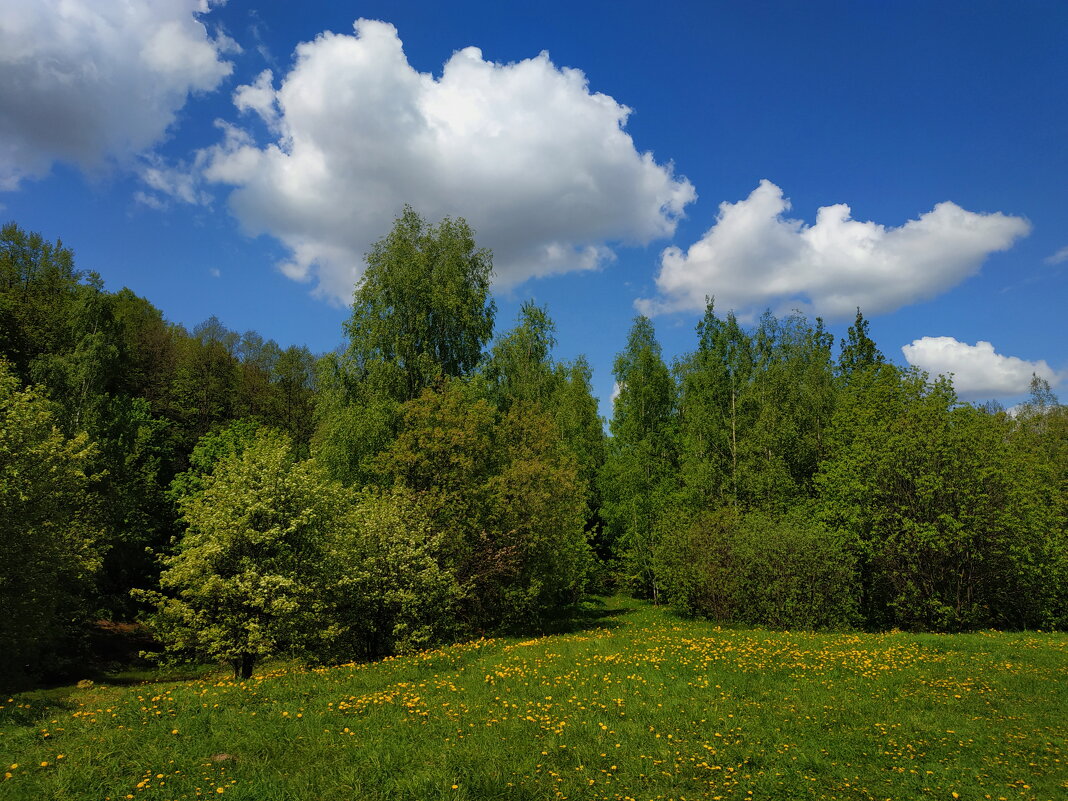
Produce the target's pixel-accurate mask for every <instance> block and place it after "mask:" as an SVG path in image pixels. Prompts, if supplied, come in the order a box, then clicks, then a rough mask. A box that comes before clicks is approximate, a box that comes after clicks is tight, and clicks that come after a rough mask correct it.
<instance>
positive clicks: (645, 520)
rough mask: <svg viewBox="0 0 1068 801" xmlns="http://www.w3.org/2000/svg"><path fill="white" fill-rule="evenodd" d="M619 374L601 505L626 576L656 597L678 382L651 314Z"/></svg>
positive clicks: (671, 480) (635, 331)
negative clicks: (657, 554) (656, 566)
mask: <svg viewBox="0 0 1068 801" xmlns="http://www.w3.org/2000/svg"><path fill="white" fill-rule="evenodd" d="M615 376H616V385H617V387H618V392H619V394H618V395H617V397H616V400H615V407H614V413H613V416H612V421H611V423H610V428H611V432H612V438H611V440H610V441H609V448H608V455H607V458H606V461H605V468H604V471H603V472H602V479H601V488H602V493H603V498H604V503H603V506H602V511H603V514H604V517H605V521H606V522H607V524H608V526H609V528H610V533H609V537H610V540H611V542H612V543H613V546H614V548H615V550H616V552H617V554H619V555H620V556H621V557H622V560H623V563H624V565H625V569H626V571H627V574H628V576H629V577H630V578H631V580H632V581H633V582H634V584H635V586H636V588H637V589H638V591H639V592H641V593H643V594H646V595H648V596H649V597H652V598H653V600H654V601H658V600H659V585H658V584H657V581H656V573H655V571H654V568H653V559H654V554H655V552H656V550H657V546H658V535H659V533H660V531H661V527H660V526H659V525H658V523H659V519H660V516H661V514H662V513H663V511H664V509H665V508H666V507H667V505H668V504H669V503H671V502H672V495H673V493H674V492H675V489H676V480H675V472H676V467H675V465H676V453H675V432H674V426H675V393H676V388H675V382H674V381H673V379H672V377H671V372H670V371H669V370H668V368H667V365H665V364H664V360H663V358H662V357H661V352H660V344H659V343H658V342H657V341H656V335H655V333H654V331H653V325H652V323H651V322H650V321H649V319H648V318H647V317H644V316H639V317H637V318H636V319H635V321H634V325H633V327H632V328H631V330H630V334H629V336H628V338H627V347H626V348H625V349H624V350H623V352H622V353H620V354H619V356H617V357H616V361H615Z"/></svg>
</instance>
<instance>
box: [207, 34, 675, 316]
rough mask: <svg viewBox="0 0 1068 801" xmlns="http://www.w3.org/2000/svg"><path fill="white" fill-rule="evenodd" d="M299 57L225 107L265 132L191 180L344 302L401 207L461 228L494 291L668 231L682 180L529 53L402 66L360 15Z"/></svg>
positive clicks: (227, 147)
mask: <svg viewBox="0 0 1068 801" xmlns="http://www.w3.org/2000/svg"><path fill="white" fill-rule="evenodd" d="M354 30H355V35H342V34H335V33H323V34H321V35H320V36H319V37H317V38H316V39H315V40H314V41H312V42H305V43H303V44H301V45H299V46H298V47H297V50H296V59H295V62H294V65H293V67H292V69H291V70H290V71H289V72H288V73H287V74H286V75H284V76H282V77H281V79H280V81H279V84H278V88H277V89H275V88H274V85H275V81H274V76H273V75H272V74H271V73H262V74H261V75H260V76H259V77H257V79H256V80H255V82H254V83H252V84H249V85H247V86H242V87H240V88H238V90H237V91H236V92H235V95H234V100H235V104H236V106H237V107H238V109H239V110H241V111H244V112H255V113H256V114H258V115H259V116H260V117H262V118H263V120H264V121H265V122H266V123H267V125H268V127H269V129H271V130H273V131H275V134H276V136H277V139H276V140H275V141H273V142H271V143H269V144H267V145H266V146H260V145H259V144H257V143H256V142H255V141H254V138H253V136H252V135H251V133H250V131H249V130H247V129H244V128H240V127H233V126H231V127H230V129H229V130H227V132H226V135H225V141H224V142H222V143H220V144H219V145H218V146H216V147H215V148H213V149H212V150H211V151H210V158H209V159H208V166H207V169H206V170H205V172H204V176H205V178H206V179H207V180H209V181H215V182H219V183H224V184H229V185H231V186H233V187H234V190H233V191H232V193H231V195H230V207H231V209H232V211H233V213H234V214H235V215H236V216H237V218H238V219H239V220H240V221H241V223H242V224H243V225H244V227H245V228H246V230H248V231H249V232H252V233H256V234H260V233H266V234H269V235H271V236H274V237H276V238H277V239H279V240H281V241H282V242H283V243H284V244H285V245H286V246H287V247H288V248H289V250H290V253H291V256H290V258H289V260H288V261H287V262H286V263H285V264H283V265H281V266H282V269H283V271H284V272H285V273H286V274H287V275H289V276H290V277H292V278H295V279H301V280H317V281H318V291H319V292H320V293H323V294H326V295H328V296H332V297H334V298H336V299H338V300H342V301H348V300H349V299H350V298H351V293H352V287H353V283H354V281H355V279H356V277H357V275H358V274H359V270H360V269H361V266H362V263H363V256H364V254H365V253H366V252H367V251H368V250H369V249H370V246H371V244H372V243H373V242H374V241H375V240H376V239H378V238H379V237H381V236H383V235H384V234H385V233H386V232H387V231H388V230H389V228H390V226H391V224H392V222H393V219H394V218H395V217H396V216H397V214H398V213H399V212H400V211H401V209H402V207H403V204H405V203H409V204H411V205H412V206H413V208H415V209H416V211H418V212H419V213H420V214H421V215H423V216H424V217H425V218H428V219H430V220H433V221H436V220H437V219H439V218H441V217H443V216H459V217H464V218H466V219H467V221H468V222H469V223H470V224H471V225H472V227H473V228H474V229H475V231H476V236H477V239H478V242H479V244H480V245H482V246H486V247H489V248H490V249H491V250H493V253H494V266H495V268H496V271H497V281H498V283H501V284H505V285H509V284H516V283H518V282H520V281H523V280H525V279H527V278H530V277H532V276H539V275H548V274H551V273H561V272H567V271H572V270H582V269H591V268H595V267H597V266H599V265H601V264H603V263H604V262H606V261H609V260H611V259H612V257H613V254H612V251H611V250H610V248H609V244H610V243H613V242H616V241H625V242H634V243H646V242H648V241H651V240H653V239H656V238H658V237H668V236H670V235H672V233H673V232H674V230H675V225H676V221H677V219H678V218H679V216H680V215H681V214H682V213H683V210H684V208H685V206H686V205H687V204H688V203H690V202H691V201H693V200H694V198H695V197H696V194H695V192H694V189H693V186H692V185H691V184H690V183H689V182H688V181H686V180H685V179H682V178H677V177H676V176H675V175H674V173H673V170H672V167H671V165H663V164H658V163H657V162H656V161H655V160H654V158H653V156H652V155H651V154H650V153H641V152H639V151H637V150H636V149H635V147H634V143H633V141H632V140H631V137H630V136H629V135H628V134H627V133H626V131H625V125H626V121H627V117H628V115H629V114H630V109H628V108H627V107H626V106H623V105H621V104H620V103H618V102H616V101H615V100H614V99H612V98H611V97H608V96H607V95H604V94H598V93H595V92H591V91H590V89H589V87H588V85H587V81H586V78H585V76H584V75H583V73H582V72H580V71H578V70H575V69H568V68H561V67H557V66H556V65H555V64H553V62H552V61H550V59H549V56H548V54H546V53H542V54H540V55H538V56H535V57H533V58H529V59H526V60H524V61H520V62H517V63H509V64H499V63H495V62H492V61H487V60H486V59H484V58H483V56H482V52H481V51H480V50H478V49H477V48H474V47H468V48H465V49H463V50H460V51H458V52H456V53H454V54H453V55H452V57H451V58H450V59H449V60H448V61H447V62H446V63H445V65H444V68H443V70H442V73H441V75H440V76H433V75H429V74H425V73H420V72H418V71H416V70H415V69H413V68H412V66H411V65H410V64H409V63H408V60H407V57H406V55H405V53H404V50H403V48H402V45H401V41H400V38H399V37H398V34H397V31H396V29H395V28H394V27H393V26H392V25H389V24H387V23H384V22H378V21H373V20H362V19H361V20H358V21H357V22H356V23H355V25H354Z"/></svg>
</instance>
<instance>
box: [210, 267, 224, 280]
mask: <svg viewBox="0 0 1068 801" xmlns="http://www.w3.org/2000/svg"><path fill="white" fill-rule="evenodd" d="M208 272H209V273H211V277H212V278H221V277H222V270H220V269H219V268H218V267H212V268H211V269H210V270H208Z"/></svg>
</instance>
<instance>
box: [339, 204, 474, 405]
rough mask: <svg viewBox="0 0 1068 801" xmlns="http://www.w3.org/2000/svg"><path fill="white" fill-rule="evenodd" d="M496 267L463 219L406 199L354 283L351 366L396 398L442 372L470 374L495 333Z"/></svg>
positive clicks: (349, 324)
mask: <svg viewBox="0 0 1068 801" xmlns="http://www.w3.org/2000/svg"><path fill="white" fill-rule="evenodd" d="M492 272H493V262H492V259H491V256H490V253H489V251H487V250H485V249H483V248H479V247H478V246H477V245H476V244H475V238H474V232H473V231H472V230H471V228H470V226H468V224H467V223H466V222H465V221H464V220H463V219H457V220H452V219H449V218H447V217H446V218H445V219H444V220H442V221H441V222H440V223H438V224H437V225H430V224H428V223H427V222H426V221H425V220H423V219H422V218H421V217H420V216H419V215H418V214H416V213H415V211H414V210H413V209H412V208H411V207H410V206H405V208H404V211H403V212H402V213H401V216H400V217H399V218H397V220H396V222H395V223H394V225H393V228H392V230H391V231H390V232H389V233H388V234H387V235H386V236H385V237H383V238H382V239H380V240H378V241H377V242H376V243H375V244H374V245H373V246H372V248H371V252H370V253H368V254H367V266H366V269H365V270H364V273H363V276H362V277H361V278H360V280H359V281H358V282H357V284H356V291H355V294H354V295H353V301H352V316H351V317H349V320H348V322H347V323H346V324H345V331H346V332H347V334H348V337H349V347H348V350H347V351H346V367H347V368H348V369H349V370H350V371H353V373H354V374H355V375H356V376H358V377H360V378H361V379H362V378H364V377H365V376H366V377H368V378H371V379H372V380H375V381H378V382H381V385H382V386H381V389H382V390H385V391H388V392H391V393H392V394H393V395H394V397H395V398H396V399H397V400H399V401H405V400H411V399H412V398H415V397H416V396H418V395H419V393H420V392H421V391H422V390H423V389H424V388H425V387H427V386H430V385H431V384H432V383H434V382H435V381H436V380H437V379H438V378H439V377H442V376H449V377H453V376H462V375H466V374H467V373H469V372H470V371H472V370H473V369H474V368H475V366H476V365H477V364H478V363H479V360H480V359H481V358H482V348H483V346H484V345H485V344H486V342H487V341H488V340H489V338H490V336H491V335H492V334H493V317H494V312H495V305H494V303H493V300H492V298H490V295H489V286H490V278H491V276H492Z"/></svg>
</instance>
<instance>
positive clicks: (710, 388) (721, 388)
mask: <svg viewBox="0 0 1068 801" xmlns="http://www.w3.org/2000/svg"><path fill="white" fill-rule="evenodd" d="M697 337H698V344H697V350H696V351H695V352H694V353H692V354H691V355H689V356H688V357H686V358H685V359H683V360H682V361H681V362H680V363H679V364H678V365H677V367H676V372H677V373H678V376H679V383H680V397H679V447H680V456H679V459H680V475H681V479H682V484H683V490H684V496H685V503H686V504H687V505H688V506H689V507H690V508H691V509H694V510H697V509H705V508H709V507H712V506H717V505H719V504H720V503H723V502H727V501H729V502H731V503H737V501H738V497H739V476H740V470H739V460H740V455H741V449H740V447H739V442H742V443H744V441H745V437H746V434H747V433H748V431H749V429H750V427H751V425H752V418H753V416H754V411H753V409H752V408H751V407H752V404H751V403H750V395H749V394H748V393H747V392H746V390H747V388H748V386H749V382H750V381H751V379H752V375H753V369H754V364H753V345H752V342H751V340H750V338H749V335H748V334H746V333H745V331H743V330H742V328H741V326H739V325H738V320H737V319H736V318H735V316H734V313H733V312H729V313H728V314H727V317H726V319H724V320H721V319H719V318H718V317H717V316H716V314H715V310H714V302H713V300H712V299H709V301H708V303H707V305H706V308H705V314H704V317H703V318H702V320H701V322H700V323H698V325H697Z"/></svg>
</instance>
